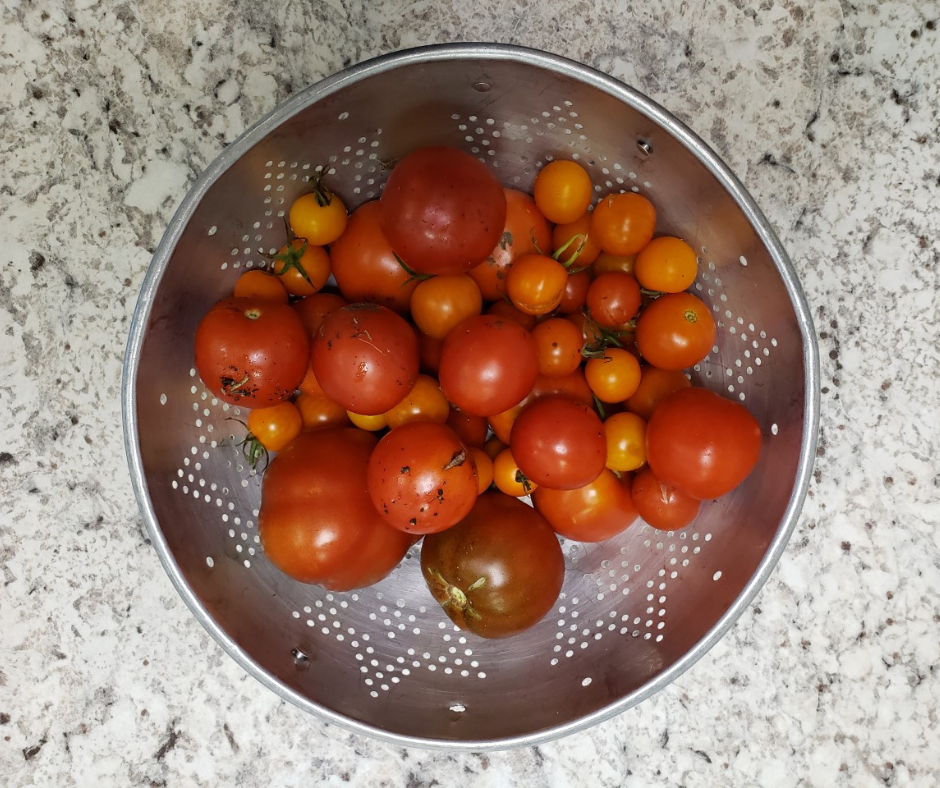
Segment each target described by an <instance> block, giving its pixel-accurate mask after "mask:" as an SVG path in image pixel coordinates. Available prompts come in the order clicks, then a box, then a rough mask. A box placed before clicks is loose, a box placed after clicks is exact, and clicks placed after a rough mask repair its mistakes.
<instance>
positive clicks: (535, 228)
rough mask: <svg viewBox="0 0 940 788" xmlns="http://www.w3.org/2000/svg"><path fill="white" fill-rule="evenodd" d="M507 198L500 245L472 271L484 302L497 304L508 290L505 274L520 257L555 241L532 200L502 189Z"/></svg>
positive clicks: (546, 220) (521, 194) (523, 194)
mask: <svg viewBox="0 0 940 788" xmlns="http://www.w3.org/2000/svg"><path fill="white" fill-rule="evenodd" d="M503 192H504V193H505V195H506V223H505V225H504V227H503V232H502V234H501V235H500V237H499V242H498V243H497V244H496V247H495V248H494V249H493V251H492V252H491V253H490V255H489V257H487V258H486V259H485V260H484V261H483V262H482V263H480V264H479V265H478V266H476V267H475V268H472V269H470V271H469V275H470V276H471V277H472V278H473V279H474V281H475V282H476V283H477V285H478V286H479V288H480V292H481V293H482V294H483V299H484V300H485V301H496V300H498V299H500V298H502V295H503V293H504V292H505V291H506V287H505V285H506V281H505V280H506V273H507V272H508V271H509V267H510V266H511V265H512V263H513V261H514V260H515V259H516V258H517V257H521V256H522V255H526V254H531V253H533V252H536V251H538V250H539V249H541V250H543V251H544V250H546V249H548V247H549V244H550V243H551V240H552V230H551V226H550V225H549V223H548V219H546V218H545V217H544V216H542V214H541V212H540V211H539V209H538V208H537V207H536V205H535V200H533V199H532V198H531V197H530V196H529V195H528V194H526V193H525V192H521V191H519V190H518V189H503Z"/></svg>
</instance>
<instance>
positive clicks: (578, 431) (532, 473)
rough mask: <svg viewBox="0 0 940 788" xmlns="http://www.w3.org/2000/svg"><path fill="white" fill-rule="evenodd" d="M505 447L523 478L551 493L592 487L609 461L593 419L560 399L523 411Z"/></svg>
mask: <svg viewBox="0 0 940 788" xmlns="http://www.w3.org/2000/svg"><path fill="white" fill-rule="evenodd" d="M509 446H510V448H511V449H512V454H513V457H514V458H515V460H516V462H517V463H518V465H519V468H520V469H521V470H522V472H523V473H524V474H525V475H526V477H527V478H529V479H531V480H532V481H533V482H535V483H536V484H537V485H539V486H540V487H548V488H550V489H554V490H571V489H574V488H576V487H582V486H584V485H585V484H590V483H591V482H592V481H594V480H595V479H596V478H597V477H598V476H599V475H600V474H601V471H603V470H604V465H605V463H606V461H607V439H606V437H605V436H604V425H603V423H602V422H601V420H600V418H599V417H598V415H597V413H595V412H594V410H593V409H591V408H590V407H588V406H587V405H584V404H583V403H580V402H577V401H576V400H573V399H570V398H568V397H564V396H548V397H542V398H540V399H536V400H535V401H534V402H533V403H532V404H531V405H528V406H527V407H526V408H524V409H523V411H522V413H520V414H519V416H518V417H517V418H516V420H515V422H514V423H513V425H512V431H511V433H510V440H509Z"/></svg>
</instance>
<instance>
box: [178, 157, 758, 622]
mask: <svg viewBox="0 0 940 788" xmlns="http://www.w3.org/2000/svg"><path fill="white" fill-rule="evenodd" d="M313 187H314V188H313V191H312V192H311V193H309V194H305V195H303V196H302V197H300V198H299V199H297V200H296V202H294V204H293V205H292V206H291V209H290V213H289V217H288V219H289V228H288V238H287V242H286V243H285V245H284V247H283V248H282V249H281V250H280V252H279V254H278V255H277V256H276V257H274V259H273V261H272V265H271V266H270V267H269V268H266V269H264V270H261V269H256V270H252V271H249V272H247V273H245V274H243V275H242V276H241V277H240V278H239V280H238V281H237V282H236V284H235V291H234V294H233V296H232V297H231V298H226V299H223V300H222V301H220V302H219V303H218V304H216V305H215V306H214V307H213V308H212V309H211V310H210V311H209V312H208V313H207V314H206V315H205V317H204V318H203V319H202V321H201V322H200V324H199V326H198V329H197V332H196V338H195V359H196V367H197V370H198V372H199V374H200V376H201V378H202V380H203V382H204V383H205V385H206V387H207V388H208V389H209V390H211V391H212V392H213V393H214V394H215V395H216V396H217V397H219V398H221V399H222V400H224V401H226V402H229V403H233V404H238V405H241V406H244V407H246V408H248V409H250V412H249V415H248V419H247V425H246V426H247V428H248V433H249V434H248V436H247V437H246V443H245V447H246V449H247V450H248V452H249V455H250V456H251V458H252V460H253V461H256V460H260V458H261V456H262V455H264V456H265V457H267V455H268V454H269V453H271V454H273V455H274V456H273V458H272V459H270V461H269V462H268V463H266V464H265V465H264V466H263V483H262V502H261V509H260V515H259V521H258V528H259V533H260V537H261V544H262V547H263V549H264V552H265V554H266V555H267V557H268V558H269V559H270V560H271V562H272V563H273V564H274V565H275V566H277V567H278V568H279V569H280V570H281V571H283V572H285V573H286V574H287V575H289V576H291V577H293V578H295V579H297V580H300V581H303V582H307V583H316V584H319V585H322V586H324V587H326V588H329V589H332V590H338V591H343V590H349V589H352V588H357V587H362V586H366V585H370V584H372V583H375V582H377V581H379V580H381V579H382V578H383V577H385V576H387V575H388V574H389V573H390V572H391V571H392V570H393V569H394V568H395V567H396V566H397V565H398V564H399V562H400V561H401V560H402V558H403V557H404V555H405V553H406V552H407V551H408V549H409V548H410V547H411V546H412V545H413V544H414V543H415V542H416V541H417V540H418V539H423V543H422V546H421V567H422V573H423V575H424V579H425V581H426V582H427V585H428V588H429V589H430V591H431V593H432V595H433V596H434V597H435V599H437V601H438V602H439V603H440V604H441V606H442V607H443V609H444V610H445V611H446V613H447V614H448V615H449V616H450V617H451V619H452V620H453V621H454V622H455V623H457V624H458V625H459V626H461V627H463V628H465V629H468V630H470V631H472V632H475V633H476V634H478V635H481V636H484V637H504V636H507V635H511V634H514V633H516V632H519V631H521V630H523V629H526V628H527V627H529V626H531V625H533V624H534V623H536V622H537V621H538V620H540V619H541V618H542V617H543V616H544V615H545V614H546V613H547V612H548V611H549V610H550V609H551V607H552V606H553V605H554V603H555V600H556V599H557V597H558V594H559V592H560V590H561V586H562V581H563V579H564V560H563V557H562V552H561V548H560V545H559V540H558V535H561V536H564V537H566V538H569V539H573V540H579V541H586V542H597V541H602V540H605V539H609V538H611V537H613V536H615V535H617V534H619V533H620V532H622V531H623V530H624V529H626V528H627V527H629V526H630V525H631V524H633V523H634V522H635V521H636V520H637V517H638V515H639V517H642V519H643V520H645V521H646V522H647V523H649V524H650V525H651V526H653V527H655V528H660V529H678V528H683V527H685V526H686V525H688V524H689V523H690V522H691V521H692V519H694V517H695V516H696V514H697V513H698V510H699V506H700V502H701V501H702V500H707V499H713V498H716V497H719V496H721V495H724V494H725V493H727V492H729V491H730V490H732V489H733V488H734V487H735V486H737V485H738V484H739V483H740V482H741V481H743V479H744V478H745V477H746V476H747V475H748V474H749V473H750V471H751V470H752V469H753V467H754V465H755V464H756V462H757V458H758V454H759V451H760V445H761V434H760V429H759V426H758V424H757V422H756V420H755V419H754V418H753V416H752V415H751V414H750V413H749V412H748V411H747V409H746V408H745V407H744V406H743V405H741V404H740V403H738V402H733V401H731V400H728V399H725V398H723V397H721V396H719V395H717V394H715V393H712V392H711V391H708V390H706V389H703V388H699V387H694V386H692V384H691V383H690V379H689V377H688V376H687V374H686V370H688V369H689V368H690V367H693V366H694V365H696V364H698V363H699V362H700V361H702V359H703V358H704V357H705V356H706V355H707V354H708V353H709V351H710V350H711V348H712V346H713V344H714V343H715V340H716V325H715V321H714V319H713V318H712V314H711V310H710V309H709V307H708V306H707V305H706V304H704V303H703V302H702V301H701V300H700V299H699V298H698V297H697V296H695V295H694V294H692V293H690V292H688V288H689V287H690V285H691V284H692V283H693V281H694V280H695V277H696V274H697V266H698V261H697V257H696V254H695V252H694V250H693V249H692V248H691V247H690V246H689V245H688V244H687V243H686V242H685V241H683V240H681V239H679V238H675V237H670V236H660V237H654V236H655V230H656V210H655V208H654V206H653V205H652V203H651V202H650V201H649V200H648V199H647V198H645V197H643V196H642V195H640V194H637V193H634V192H626V193H619V194H610V195H607V196H605V197H603V198H602V199H601V200H600V201H599V202H598V203H597V204H596V205H594V206H593V209H592V202H593V199H594V187H593V184H592V182H591V178H590V176H589V174H588V173H587V171H586V170H585V169H584V168H583V167H582V166H581V165H580V164H579V163H577V162H576V161H568V160H558V161H551V162H550V163H548V164H546V166H544V167H543V168H542V169H541V170H540V171H539V174H538V176H537V178H536V180H535V184H534V190H533V195H532V196H530V195H529V194H526V193H524V192H522V191H519V190H514V189H507V188H504V187H503V186H502V185H501V184H500V183H499V181H498V180H497V179H496V178H495V176H494V175H493V173H492V172H491V170H490V169H489V168H488V167H487V166H485V165H484V164H482V163H481V162H480V161H478V160H477V159H475V158H473V157H471V156H469V155H468V154H465V153H463V152H461V151H458V150H456V149H453V148H446V147H430V148H421V149H419V150H416V151H414V152H412V153H410V154H409V155H407V156H406V157H404V158H403V159H402V160H401V161H399V162H398V163H397V164H396V165H395V166H394V168H393V169H392V171H391V173H390V175H389V179H388V182H387V184H386V187H385V189H384V192H383V194H382V197H381V198H380V199H378V200H373V201H370V202H366V203H364V204H362V205H360V206H359V207H358V208H356V210H354V211H353V212H352V213H351V214H348V215H347V211H346V208H345V206H344V205H343V202H342V200H341V199H340V198H339V197H338V196H337V195H335V194H332V193H331V192H330V190H329V189H328V188H327V187H326V185H325V184H324V182H323V181H322V179H320V178H317V179H316V180H314V182H313ZM524 498H525V499H528V500H530V501H531V505H527V503H526V502H525V501H524V500H522V499H524Z"/></svg>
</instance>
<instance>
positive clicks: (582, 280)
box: [558, 271, 591, 315]
mask: <svg viewBox="0 0 940 788" xmlns="http://www.w3.org/2000/svg"><path fill="white" fill-rule="evenodd" d="M590 286H591V274H590V272H588V271H575V272H574V273H571V274H568V281H567V282H565V292H564V293H562V296H561V301H559V303H558V313H559V314H561V315H570V314H573V313H575V312H577V313H580V312H581V309H582V307H583V306H584V304H585V303H586V302H587V291H588V288H589V287H590Z"/></svg>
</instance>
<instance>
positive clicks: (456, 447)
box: [367, 421, 479, 534]
mask: <svg viewBox="0 0 940 788" xmlns="http://www.w3.org/2000/svg"><path fill="white" fill-rule="evenodd" d="M367 478H368V483H369V496H370V497H371V499H372V503H373V505H374V506H375V508H376V511H378V513H379V514H380V515H381V516H382V517H383V518H384V519H385V521H386V522H387V523H388V524H389V525H391V526H393V527H394V528H397V529H398V530H399V531H405V532H406V533H411V534H430V533H436V532H437V531H443V530H444V529H445V528H450V527H451V526H452V525H456V524H457V523H458V522H459V521H460V520H462V519H463V518H464V517H465V516H466V515H467V514H469V512H470V509H471V508H472V507H473V504H474V502H475V501H476V498H477V495H478V493H479V482H478V480H477V471H476V466H475V465H474V463H473V458H472V457H471V455H470V450H469V449H468V448H467V447H466V445H464V443H463V442H462V441H461V440H460V438H458V437H457V434H456V433H455V432H454V431H453V430H452V429H451V428H450V427H448V426H447V425H445V424H436V423H434V422H429V421H421V422H410V423H408V424H405V425H403V426H401V427H397V428H395V429H393V430H391V431H389V432H388V433H387V434H386V435H385V436H384V437H383V438H382V439H381V440H380V441H379V443H378V445H377V446H376V447H375V449H374V450H373V452H372V456H371V457H370V458H369V469H368V477H367Z"/></svg>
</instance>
